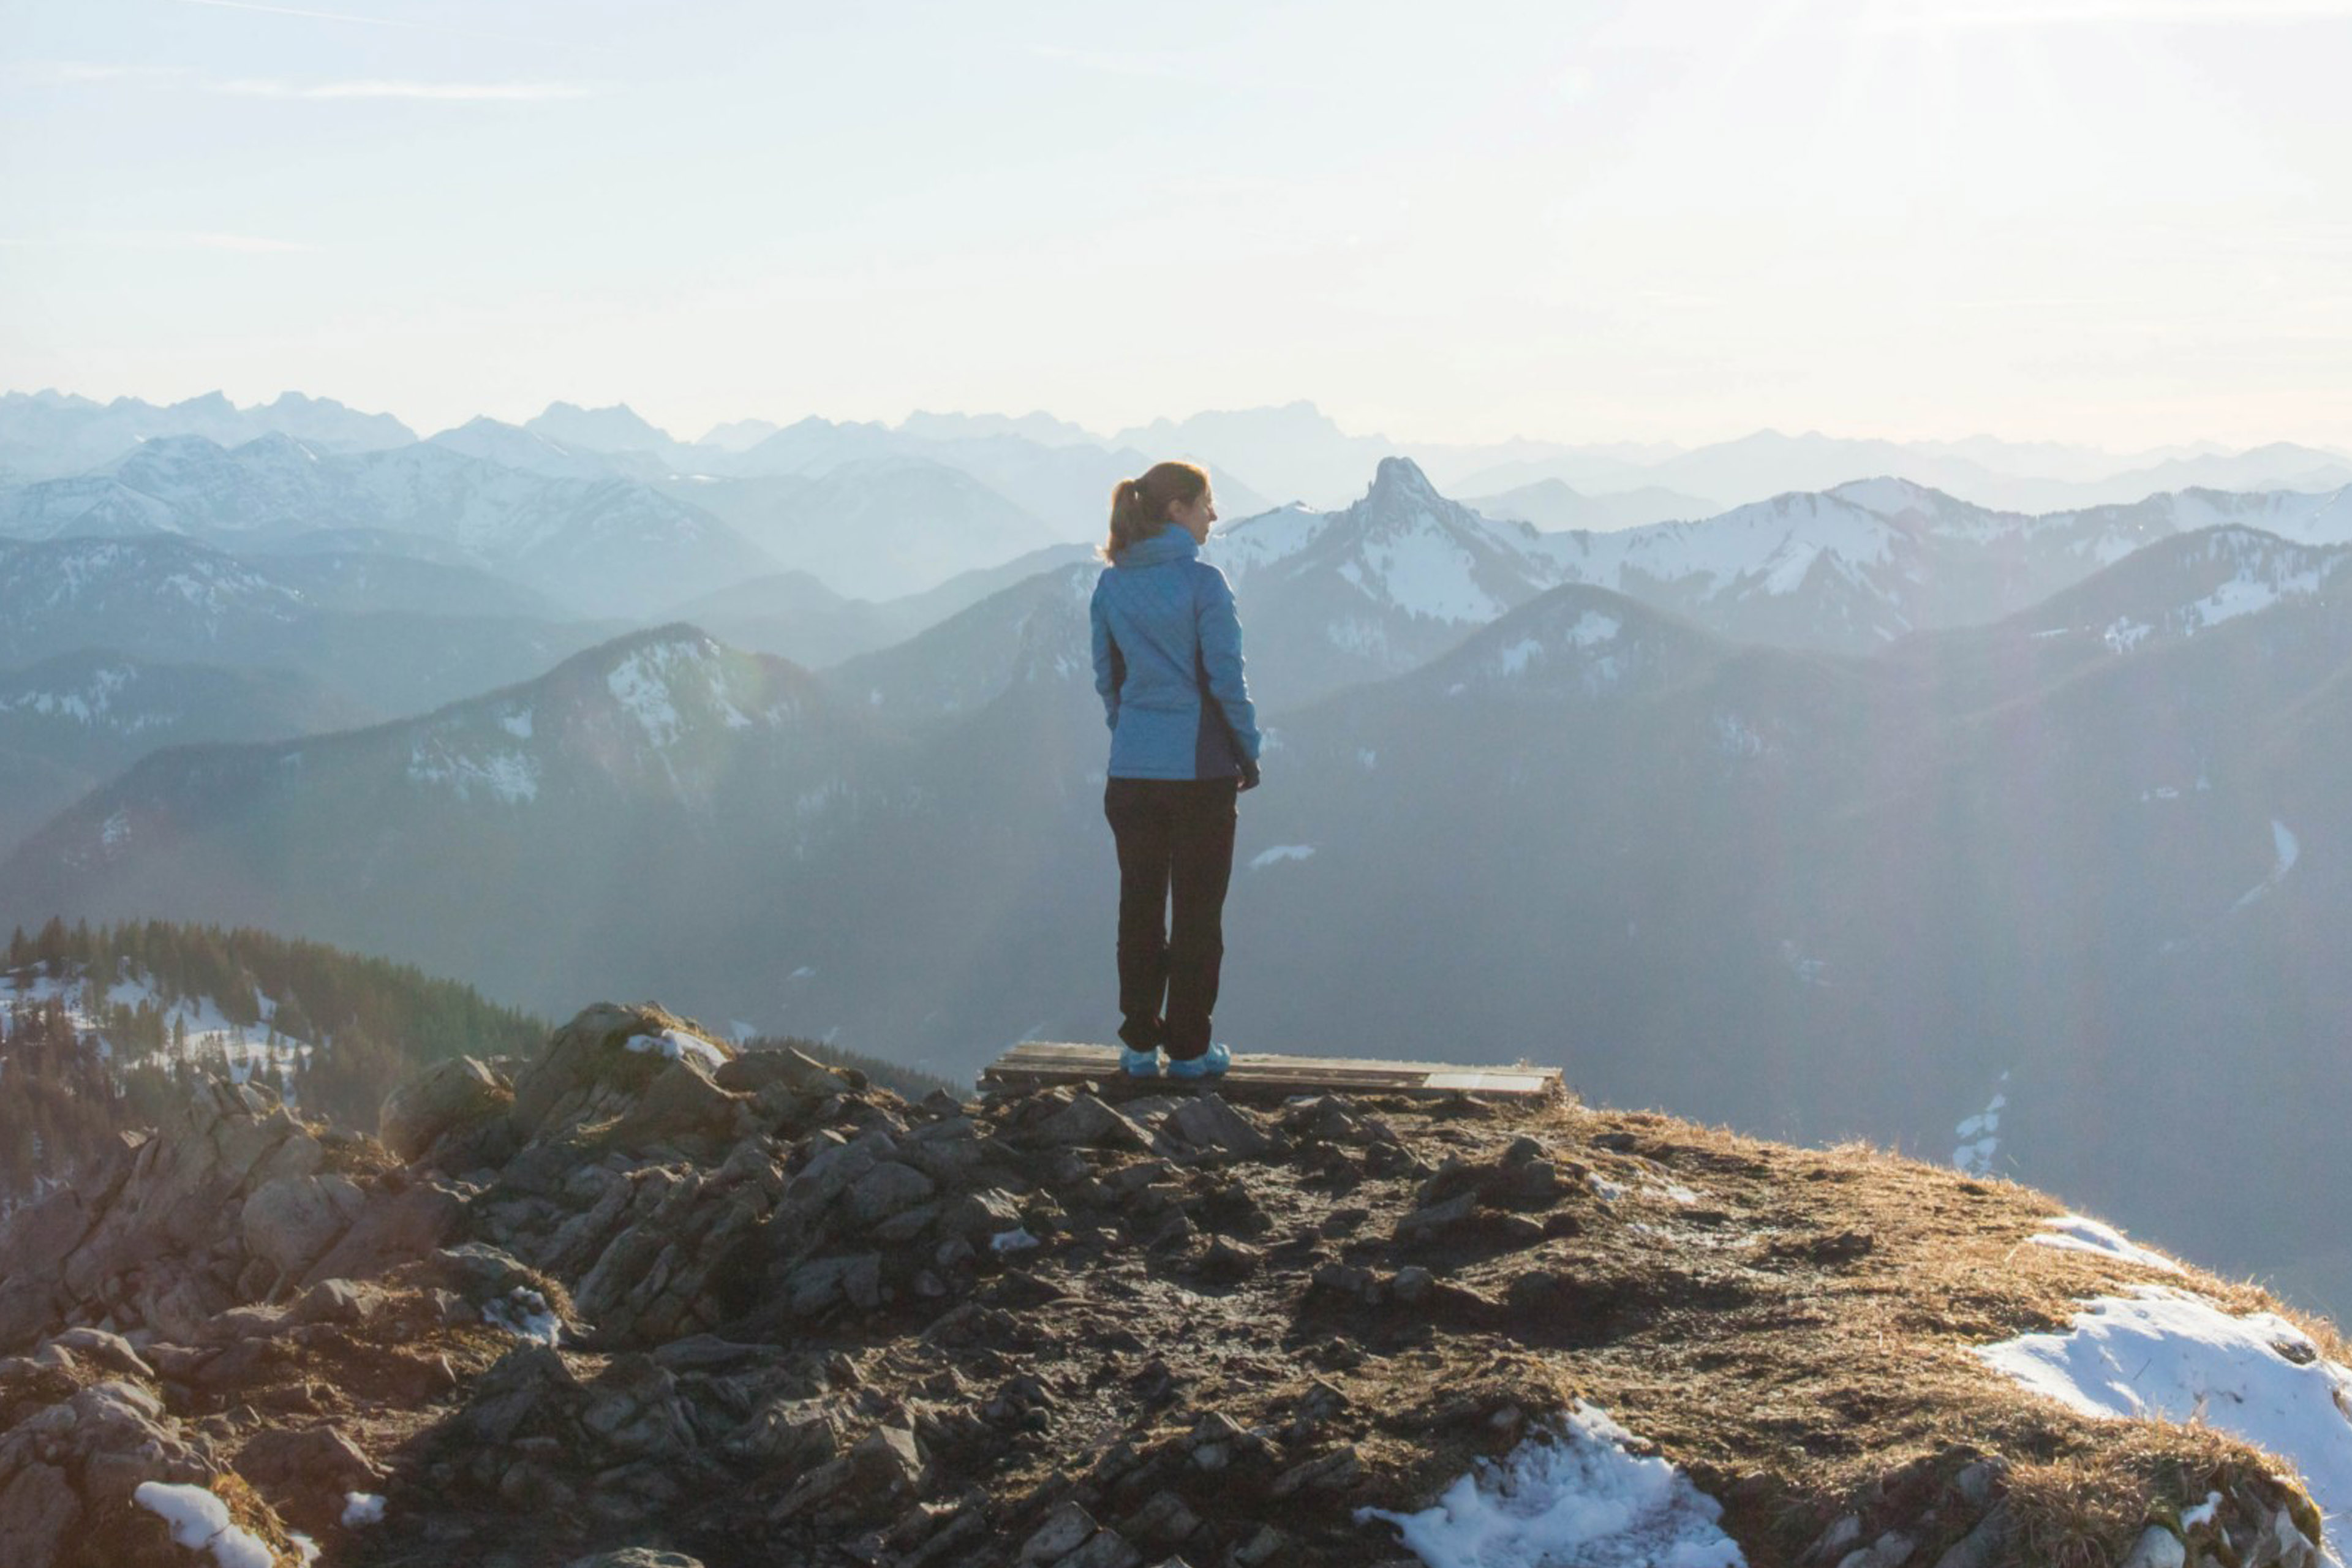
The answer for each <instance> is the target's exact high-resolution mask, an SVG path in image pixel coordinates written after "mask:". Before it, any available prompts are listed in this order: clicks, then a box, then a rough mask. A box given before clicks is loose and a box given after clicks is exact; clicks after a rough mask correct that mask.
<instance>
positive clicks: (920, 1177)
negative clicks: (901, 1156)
mask: <svg viewBox="0 0 2352 1568" xmlns="http://www.w3.org/2000/svg"><path fill="white" fill-rule="evenodd" d="M938 1190H939V1189H938V1188H937V1187H936V1186H935V1185H933V1184H932V1182H931V1179H930V1178H929V1176H926V1175H925V1174H923V1173H922V1172H920V1171H918V1170H916V1169H915V1168H914V1167H912V1166H911V1165H900V1164H895V1163H894V1164H877V1165H876V1166H875V1167H874V1168H873V1169H872V1170H870V1171H868V1172H866V1174H864V1175H863V1176H860V1177H858V1178H857V1180H856V1182H854V1183H852V1184H850V1186H849V1189H848V1190H847V1191H846V1192H845V1194H843V1195H842V1215H843V1217H844V1218H845V1219H846V1220H847V1221H848V1222H849V1224H851V1225H852V1226H856V1227H857V1228H859V1229H861V1230H862V1229H865V1228H866V1227H868V1226H874V1225H877V1224H878V1223H880V1222H881V1221H883V1220H885V1219H887V1218H889V1217H890V1216H891V1215H895V1214H898V1212H900V1211H901V1210H903V1209H909V1208H912V1207H914V1206H915V1205H918V1204H919V1203H922V1202H924V1201H925V1200H927V1199H929V1197H930V1195H931V1194H933V1193H935V1192H937V1191H938Z"/></svg>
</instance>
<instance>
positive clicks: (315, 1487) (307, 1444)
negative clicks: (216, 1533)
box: [236, 1426, 386, 1510]
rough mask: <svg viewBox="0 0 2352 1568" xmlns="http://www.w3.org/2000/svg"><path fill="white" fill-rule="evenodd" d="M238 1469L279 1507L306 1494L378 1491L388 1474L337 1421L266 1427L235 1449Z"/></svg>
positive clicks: (321, 1496)
mask: <svg viewBox="0 0 2352 1568" xmlns="http://www.w3.org/2000/svg"><path fill="white" fill-rule="evenodd" d="M236 1469H237V1473H238V1474H239V1475H241V1476H243V1477H244V1478H245V1479H247V1480H248V1481H251V1482H252V1483H253V1484H254V1485H255V1486H256V1487H257V1488H259V1489H260V1490H261V1491H262V1493H263V1495H265V1496H266V1497H268V1499H269V1500H270V1501H271V1502H273V1503H275V1504H276V1505H277V1506H278V1508H279V1509H281V1510H283V1509H285V1508H287V1507H289V1505H290V1504H291V1503H292V1502H293V1501H295V1500H298V1499H300V1498H302V1497H303V1496H304V1495H305V1494H310V1495H312V1496H314V1497H315V1498H317V1499H320V1500H325V1499H328V1498H333V1499H336V1500H340V1499H341V1495H342V1494H343V1493H345V1492H354V1491H373V1490H375V1489H378V1488H380V1487H381V1486H382V1485H383V1480H384V1477H385V1474H386V1472H385V1471H384V1470H383V1468H382V1467H380V1466H379V1465H377V1464H376V1463H375V1461H374V1460H373V1459H371V1458H368V1457H367V1455H366V1454H365V1453H363V1452H362V1451H361V1449H360V1447H359V1446H358V1445H357V1444H355V1443H353V1442H352V1440H351V1438H349V1437H348V1436H344V1434H343V1433H342V1432H341V1430H340V1429H339V1428H337V1427H334V1426H311V1427H307V1428H304V1429H301V1430H291V1429H286V1428H266V1429H264V1430H262V1431H260V1432H257V1433H256V1434H255V1435H254V1436H252V1437H251V1438H249V1439H248V1440H247V1443H246V1445H245V1447H243V1448H241V1449H239V1450H238V1451H237V1456H236Z"/></svg>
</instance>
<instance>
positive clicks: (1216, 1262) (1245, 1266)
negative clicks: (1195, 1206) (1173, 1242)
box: [1200, 1236, 1265, 1284]
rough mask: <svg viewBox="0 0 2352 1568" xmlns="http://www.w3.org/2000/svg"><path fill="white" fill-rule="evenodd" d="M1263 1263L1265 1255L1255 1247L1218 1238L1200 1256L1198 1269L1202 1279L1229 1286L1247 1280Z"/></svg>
mask: <svg viewBox="0 0 2352 1568" xmlns="http://www.w3.org/2000/svg"><path fill="white" fill-rule="evenodd" d="M1264 1265H1265V1254H1264V1253H1262V1252H1260V1251H1259V1250H1258V1249H1257V1248H1256V1247H1251V1246H1249V1245H1248V1244H1247V1243H1245V1242H1239V1241H1235V1240H1234V1239H1233V1238H1232V1237H1223V1236H1220V1237H1214V1238H1213V1239H1212V1240H1211V1241H1210V1243H1209V1247H1208V1250H1207V1251H1205V1252H1203V1253H1202V1255H1201V1265H1200V1267H1201V1273H1202V1277H1203V1278H1205V1279H1213V1280H1218V1281H1222V1282H1224V1283H1228V1284H1230V1283H1233V1282H1234V1281H1237V1280H1242V1279H1249V1278H1250V1277H1251V1276H1253V1275H1255V1273H1256V1272H1257V1271H1258V1269H1259V1268H1262V1267H1263V1266H1264Z"/></svg>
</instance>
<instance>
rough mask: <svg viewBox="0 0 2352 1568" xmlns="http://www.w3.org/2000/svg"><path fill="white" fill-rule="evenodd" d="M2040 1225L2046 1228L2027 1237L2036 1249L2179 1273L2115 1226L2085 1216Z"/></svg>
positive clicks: (2069, 1216)
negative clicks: (2056, 1249)
mask: <svg viewBox="0 0 2352 1568" xmlns="http://www.w3.org/2000/svg"><path fill="white" fill-rule="evenodd" d="M2043 1224H2045V1225H2046V1226H2049V1228H2048V1229H2046V1230H2044V1231H2042V1232H2041V1233H2040V1234H2039V1235H2037V1236H2034V1237H2032V1238H2031V1239H2032V1241H2033V1242H2034V1243H2035V1244H2036V1245H2038V1246H2042V1247H2059V1248H2061V1249H2062V1250H2064V1251H2067V1252H2095V1253H2098V1254H2100V1255H2101V1256H2102V1257H2105V1258H2118V1259H2120V1260H2122V1261H2123V1262H2126V1263H2138V1264H2144V1265H2146V1266H2147V1268H2161V1269H2163V1270H2165V1271H2166V1272H2167V1273H2169V1274H2178V1273H2179V1272H2180V1265H2179V1264H2178V1263H2176V1262H2174V1261H2173V1260H2172V1259H2171V1258H2167V1257H2166V1256H2165V1255H2164V1254H2162V1253H2161V1252H2151V1251H2149V1250H2148V1249H2147V1247H2142V1246H2140V1245H2139V1244H2138V1243H2137V1242H2135V1241H2132V1240H2130V1239H2129V1238H2128V1237H2126V1236H2125V1235H2124V1233H2123V1232H2122V1231H2119V1230H2117V1229H2116V1227H2115V1226H2111V1225H2105V1224H2102V1223H2101V1222H2099V1221H2098V1220H2095V1219H2092V1218H2090V1217H2089V1216H2088V1215H2079V1214H2063V1215H2059V1216H2058V1217H2057V1218H2056V1219H2053V1220H2045V1221H2044V1222H2043Z"/></svg>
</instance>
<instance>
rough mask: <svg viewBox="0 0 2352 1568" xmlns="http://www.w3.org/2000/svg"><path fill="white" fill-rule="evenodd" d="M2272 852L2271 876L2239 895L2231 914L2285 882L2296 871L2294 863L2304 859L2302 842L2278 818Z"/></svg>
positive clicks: (2273, 832)
mask: <svg viewBox="0 0 2352 1568" xmlns="http://www.w3.org/2000/svg"><path fill="white" fill-rule="evenodd" d="M2271 852H2272V855H2273V860H2272V861H2271V874H2270V875H2269V876H2267V877H2264V878H2263V879H2262V880H2261V881H2259V882H2257V883H2255V884H2254V885H2253V886H2252V887H2251V888H2249V889H2246V890H2245V892H2243V893H2242V894H2241V895H2239V898H2238V901H2237V902H2236V903H2234V904H2231V906H2230V912H2231V914H2235V913H2237V912H2238V911H2239V910H2242V909H2244V908H2245V907H2246V906H2247V905H2248V904H2251V903H2252V902H2253V901H2254V900H2257V899H2259V898H2261V897H2262V896H2263V894H2265V893H2267V892H2269V891H2270V890H2271V889H2273V888H2275V887H2277V886H2278V885H2279V884H2280V883H2281V882H2284V881H2285V880H2286V874H2287V873H2288V872H2289V871H2292V870H2294V863H2295V862H2296V861H2297V860H2299V859H2301V858H2303V842H2302V840H2300V839H2298V838H2297V837H2295V836H2294V834H2293V833H2292V832H2290V831H2288V829H2287V825H2286V824H2285V823H2284V822H2281V821H2280V820H2278V818H2276V817H2273V818H2271Z"/></svg>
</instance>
